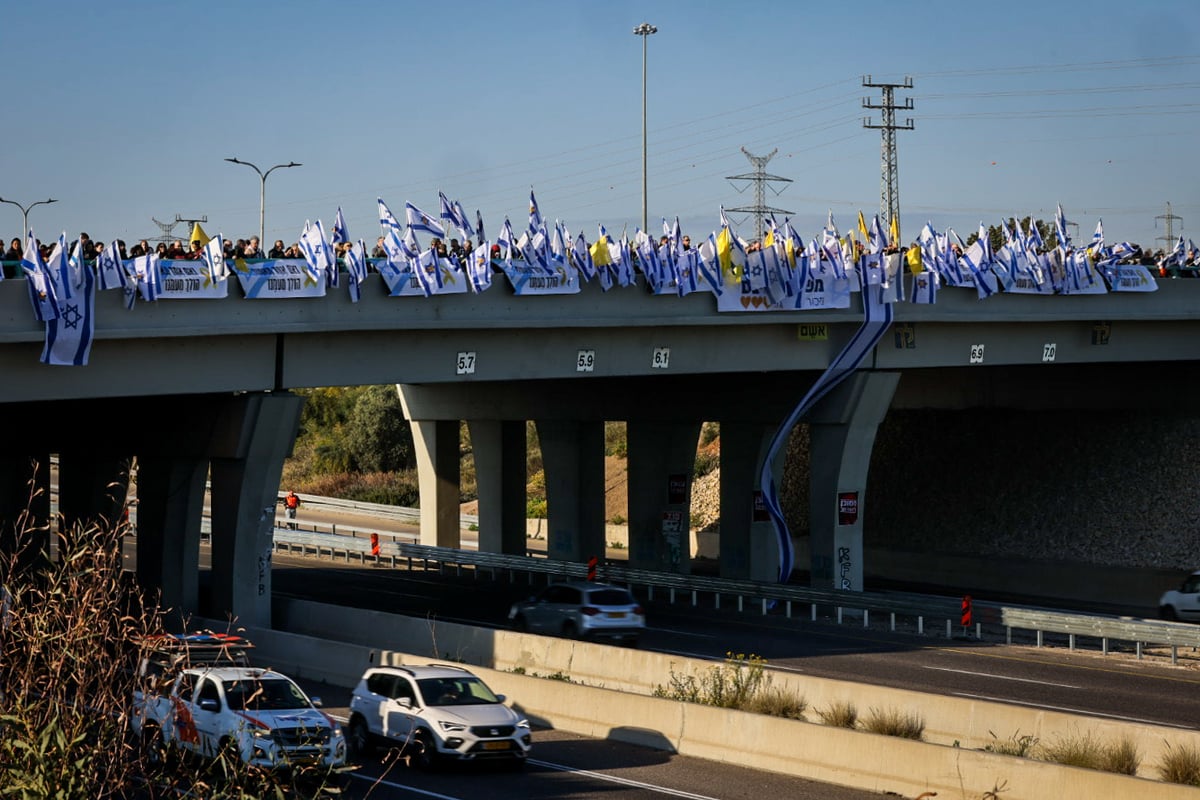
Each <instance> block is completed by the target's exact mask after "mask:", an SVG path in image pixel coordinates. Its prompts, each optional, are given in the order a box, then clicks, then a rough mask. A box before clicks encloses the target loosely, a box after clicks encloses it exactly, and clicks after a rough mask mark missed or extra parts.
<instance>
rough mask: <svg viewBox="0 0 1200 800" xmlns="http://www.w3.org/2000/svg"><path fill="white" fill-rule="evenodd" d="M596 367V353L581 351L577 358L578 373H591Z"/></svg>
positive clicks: (576, 367) (576, 369) (593, 351)
mask: <svg viewBox="0 0 1200 800" xmlns="http://www.w3.org/2000/svg"><path fill="white" fill-rule="evenodd" d="M595 367H596V351H595V350H580V351H579V355H577V356H576V357H575V371H576V372H591V371H592V370H593V369H595Z"/></svg>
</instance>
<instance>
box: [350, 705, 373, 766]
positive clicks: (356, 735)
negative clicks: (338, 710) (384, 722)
mask: <svg viewBox="0 0 1200 800" xmlns="http://www.w3.org/2000/svg"><path fill="white" fill-rule="evenodd" d="M346 747H347V748H349V750H350V754H351V755H352V756H355V757H357V758H362V757H363V756H368V755H370V754H371V750H372V748H371V731H370V730H368V729H367V721H366V720H365V719H363V718H362V717H361V716H359V715H358V714H355V715H354V716H353V717H351V718H350V728H349V730H347V731H346Z"/></svg>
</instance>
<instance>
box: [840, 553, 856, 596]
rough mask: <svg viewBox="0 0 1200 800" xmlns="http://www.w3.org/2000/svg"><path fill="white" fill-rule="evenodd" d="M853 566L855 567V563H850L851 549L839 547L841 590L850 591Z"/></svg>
mask: <svg viewBox="0 0 1200 800" xmlns="http://www.w3.org/2000/svg"><path fill="white" fill-rule="evenodd" d="M852 565H853V562H851V561H850V548H849V547H839V548H838V576H839V578H840V582H839V585H838V588H839V589H849V588H850V568H851V567H852Z"/></svg>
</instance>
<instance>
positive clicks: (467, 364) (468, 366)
mask: <svg viewBox="0 0 1200 800" xmlns="http://www.w3.org/2000/svg"><path fill="white" fill-rule="evenodd" d="M454 371H455V372H456V373H457V374H459V375H474V374H475V351H474V350H468V351H466V352H460V353H459V354H458V359H457V360H456V361H455V362H454Z"/></svg>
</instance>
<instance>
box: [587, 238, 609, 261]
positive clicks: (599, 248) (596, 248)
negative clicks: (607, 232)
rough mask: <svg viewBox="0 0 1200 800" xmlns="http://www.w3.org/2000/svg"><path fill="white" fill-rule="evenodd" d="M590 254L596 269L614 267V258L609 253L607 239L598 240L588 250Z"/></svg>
mask: <svg viewBox="0 0 1200 800" xmlns="http://www.w3.org/2000/svg"><path fill="white" fill-rule="evenodd" d="M588 252H589V253H591V254H592V263H593V264H595V265H596V267H607V266H611V265H612V258H611V257H610V256H609V252H608V241H607V240H606V239H597V240H596V241H595V242H593V243H592V246H591V247H589V248H588Z"/></svg>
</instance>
